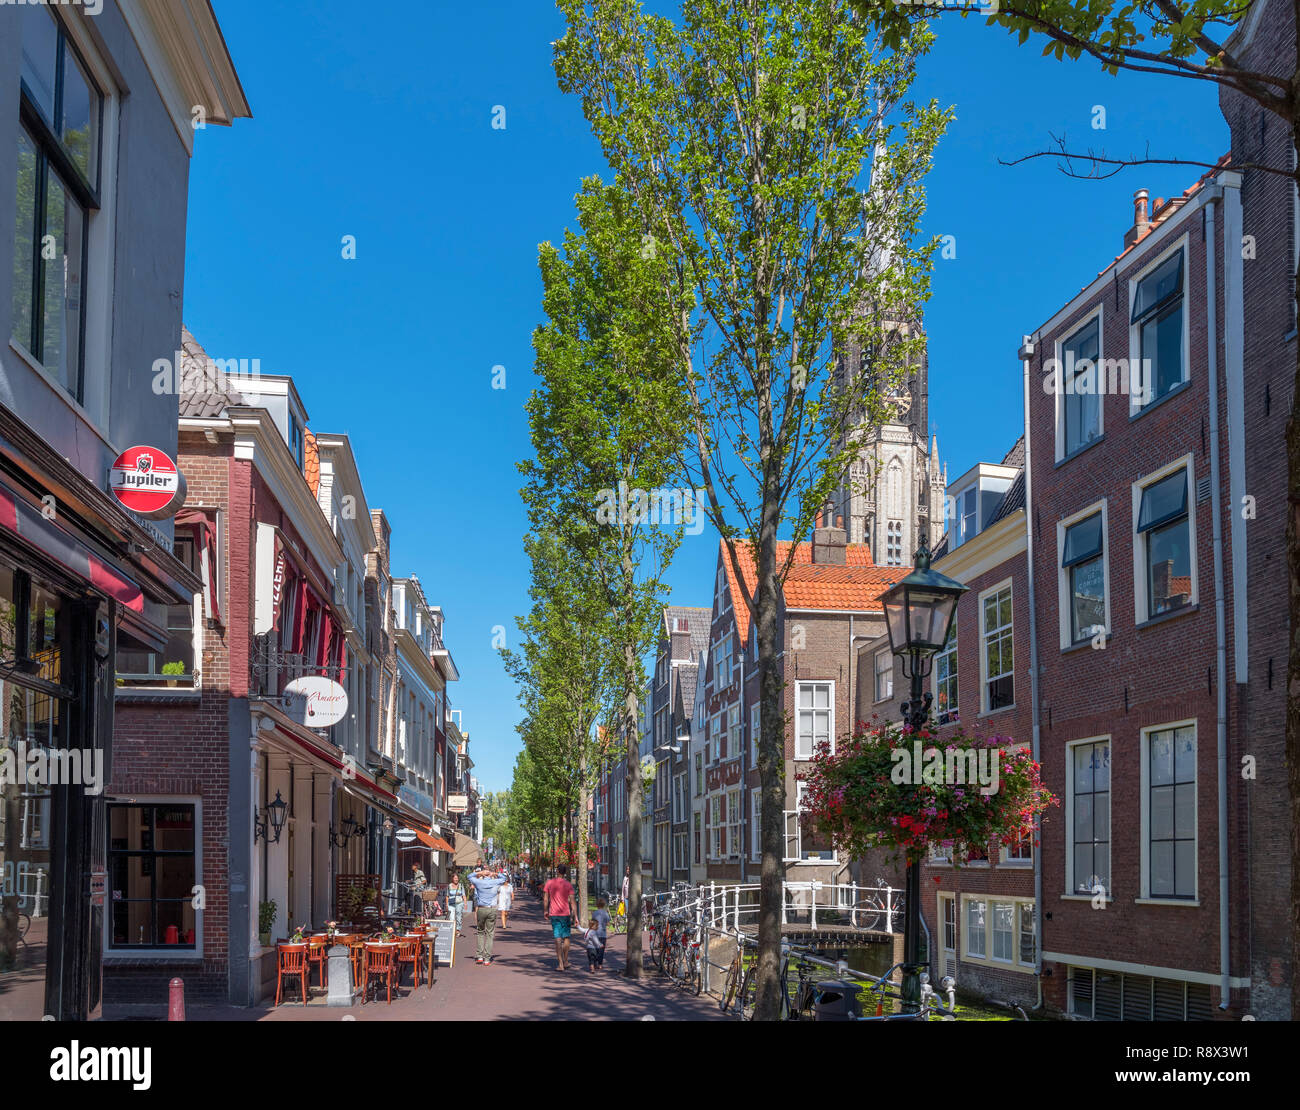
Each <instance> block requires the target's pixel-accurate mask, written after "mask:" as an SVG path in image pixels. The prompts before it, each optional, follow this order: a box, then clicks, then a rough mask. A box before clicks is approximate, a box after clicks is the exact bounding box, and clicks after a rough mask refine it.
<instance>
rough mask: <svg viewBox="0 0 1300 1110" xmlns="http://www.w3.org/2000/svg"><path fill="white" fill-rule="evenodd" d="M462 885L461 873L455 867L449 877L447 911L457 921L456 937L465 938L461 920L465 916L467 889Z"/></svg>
mask: <svg viewBox="0 0 1300 1110" xmlns="http://www.w3.org/2000/svg"><path fill="white" fill-rule="evenodd" d="M460 883H461V880H460V873H459V872H458V871H457V870H456V869H455V868H454V867H453V868H452V869H451V873H450V874H449V875H448V876H447V909H448V911H450V913H451V914H452V916H453V917H455V919H456V935H457V936H458V937H463V936H464V935H465V934H464V933H463V932H462V931H461V920H462V918H463V917H464V916H465V889H464V887H462V886H461V885H460Z"/></svg>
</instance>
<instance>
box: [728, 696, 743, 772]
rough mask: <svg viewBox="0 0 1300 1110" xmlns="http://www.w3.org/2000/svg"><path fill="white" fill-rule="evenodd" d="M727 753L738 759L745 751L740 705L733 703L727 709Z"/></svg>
mask: <svg viewBox="0 0 1300 1110" xmlns="http://www.w3.org/2000/svg"><path fill="white" fill-rule="evenodd" d="M727 724H728V728H727V732H728V738H727V755H728V756H729V757H731V758H732V759H739V758H740V757H741V756H742V755H743V754H744V752H745V726H744V724H743V723H742V722H741V719H740V706H739V705H733V706H731V708H730V709H728V710H727Z"/></svg>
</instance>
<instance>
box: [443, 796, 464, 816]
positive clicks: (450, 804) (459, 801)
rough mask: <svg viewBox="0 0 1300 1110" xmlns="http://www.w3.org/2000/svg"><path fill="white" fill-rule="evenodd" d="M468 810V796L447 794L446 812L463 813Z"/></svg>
mask: <svg viewBox="0 0 1300 1110" xmlns="http://www.w3.org/2000/svg"><path fill="white" fill-rule="evenodd" d="M467 809H469V795H468V794H448V795H447V812H448V813H464V812H465V811H466V810H467Z"/></svg>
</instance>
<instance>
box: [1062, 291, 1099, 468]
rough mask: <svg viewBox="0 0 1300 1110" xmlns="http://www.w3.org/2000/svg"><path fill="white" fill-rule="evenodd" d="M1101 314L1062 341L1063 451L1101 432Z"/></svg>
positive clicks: (1068, 452)
mask: <svg viewBox="0 0 1300 1110" xmlns="http://www.w3.org/2000/svg"><path fill="white" fill-rule="evenodd" d="M1100 344H1101V316H1100V314H1098V315H1096V316H1094V317H1093V318H1092V319H1091V320H1089V321H1088V322H1087V323H1086V324H1084V325H1083V327H1081V328H1080V329H1079V330H1078V331H1076V332H1075V333H1074V334H1073V335H1071V336H1070V337H1069V338H1068V339H1067V340H1066V341H1065V342H1064V343H1062V344H1061V362H1062V365H1063V374H1062V378H1061V390H1062V395H1061V417H1062V421H1063V423H1064V435H1063V437H1062V446H1063V447H1064V454H1066V455H1072V454H1074V452H1075V451H1078V450H1080V449H1081V448H1083V447H1086V446H1088V444H1090V443H1091V442H1092V441H1093V440H1094V439H1097V438H1098V437H1099V436H1100V435H1101V392H1102V388H1103V386H1102V383H1101V379H1100V377H1099V375H1098V369H1097V361H1098V358H1099V356H1100V354H1101V346H1100Z"/></svg>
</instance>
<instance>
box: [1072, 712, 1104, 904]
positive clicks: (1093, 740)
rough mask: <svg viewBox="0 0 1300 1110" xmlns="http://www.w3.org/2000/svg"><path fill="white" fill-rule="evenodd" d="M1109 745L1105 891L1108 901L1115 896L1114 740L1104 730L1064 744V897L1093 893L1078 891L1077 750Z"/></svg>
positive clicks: (1083, 897) (1083, 896)
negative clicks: (1075, 844)
mask: <svg viewBox="0 0 1300 1110" xmlns="http://www.w3.org/2000/svg"><path fill="white" fill-rule="evenodd" d="M1101 743H1106V744H1109V745H1110V757H1111V758H1110V787H1109V793H1110V801H1109V804H1108V805H1107V807H1106V843H1107V845H1108V847H1109V851H1110V860H1109V865H1108V870H1109V871H1110V886H1109V887H1108V888H1107V890H1106V901H1107V902H1110V901H1112V900H1113V899H1114V897H1115V841H1114V822H1115V742H1114V738H1113V737H1112V736H1111V734H1110V733H1102V734H1101V735H1098V736H1085V737H1080V738H1079V739H1078V740H1070V741H1068V742H1067V743H1066V745H1065V805H1064V807H1063V808H1064V809H1065V891H1064V894H1063V896H1064V897H1066V898H1075V899H1082V900H1084V901H1088V900H1090V899H1091V898H1092V897H1093V895H1091V894H1082V893H1079V892H1078V891H1077V890H1076V887H1077V886H1078V884H1077V883H1076V882H1075V876H1074V749H1075V748H1077V747H1079V746H1080V745H1084V744H1101Z"/></svg>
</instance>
